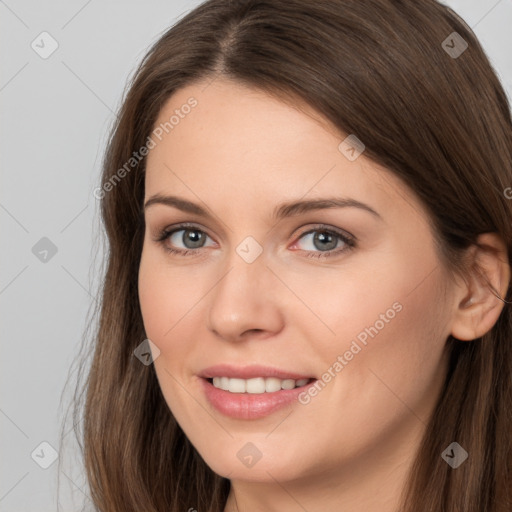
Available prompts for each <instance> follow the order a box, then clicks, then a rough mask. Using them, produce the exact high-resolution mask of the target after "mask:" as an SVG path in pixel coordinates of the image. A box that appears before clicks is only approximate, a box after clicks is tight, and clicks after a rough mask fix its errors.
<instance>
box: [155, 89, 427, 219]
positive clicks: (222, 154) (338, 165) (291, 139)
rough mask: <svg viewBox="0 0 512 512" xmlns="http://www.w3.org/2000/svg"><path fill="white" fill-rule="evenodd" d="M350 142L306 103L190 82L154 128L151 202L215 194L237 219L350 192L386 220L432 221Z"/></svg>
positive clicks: (393, 179) (406, 191)
mask: <svg viewBox="0 0 512 512" xmlns="http://www.w3.org/2000/svg"><path fill="white" fill-rule="evenodd" d="M155 134H156V135H155ZM359 136H360V138H361V139H362V140H363V141H364V134H359ZM346 137H347V134H344V133H341V132H340V131H339V130H337V128H336V127H334V126H333V125H332V124H331V123H329V121H328V120H326V119H324V118H323V117H322V116H321V115H319V114H318V113H316V112H315V111H314V110H313V109H311V108H310V107H308V106H307V105H306V104H304V103H297V104H295V105H294V104H289V103H288V102H283V101H280V100H279V99H277V98H275V97H273V96H270V95H267V94H266V93H264V92H262V91H260V90H256V89H252V88H248V87H246V86H243V85H240V84H237V83H235V82H232V81H227V80H221V79H216V80H214V81H213V82H212V83H210V84H208V82H206V83H200V84H195V85H191V86H188V87H185V88H183V89H180V90H178V91H177V92H176V93H175V94H174V95H173V96H172V97H171V98H170V99H168V101H167V102H166V103H165V105H164V107H163V108H162V109H161V111H160V113H159V116H158V119H157V122H156V123H155V126H154V129H153V135H152V139H153V141H154V142H155V146H154V147H153V149H151V151H150V153H149V155H148V157H147V166H146V187H145V188H146V199H147V198H148V197H150V196H151V195H154V194H164V193H169V194H173V195H181V196H182V197H186V198H187V199H189V200H192V201H196V202H197V199H198V198H202V199H204V200H205V201H206V202H207V203H208V201H209V200H210V198H211V199H212V200H214V201H215V203H217V204H219V203H220V204H223V205H224V207H225V208H226V207H227V206H229V205H230V206H231V207H232V208H233V211H232V213H233V214H235V213H236V210H237V209H242V208H243V210H247V209H253V210H254V209H259V208H262V207H263V206H264V205H274V204H277V203H280V202H282V201H286V200H296V199H299V198H311V199H314V198H316V197H322V198H323V197H325V196H326V195H329V196H333V195H343V196H350V197H352V198H354V199H357V200H361V201H362V202H365V203H367V204H371V205H372V207H374V208H375V209H376V210H377V211H381V214H382V215H383V216H389V215H393V214H395V215H403V214H404V210H405V209H412V210H413V211H415V212H416V213H420V215H425V212H424V211H423V210H422V208H421V206H420V205H419V203H418V201H417V200H416V198H415V197H414V195H413V194H412V193H411V191H410V190H409V189H408V188H407V187H405V185H404V184H403V183H402V182H401V181H400V180H399V179H398V178H397V177H396V176H394V175H393V174H392V173H391V172H390V171H388V170H387V169H384V168H382V167H380V166H378V165H377V164H375V163H374V162H372V161H371V160H369V159H368V158H366V156H365V155H364V152H363V153H362V154H361V155H360V156H359V157H358V158H356V159H355V160H351V159H349V158H347V157H346V156H345V154H344V152H343V150H344V149H345V146H344V145H343V144H342V143H343V141H344V140H345V139H346ZM340 144H342V146H341V147H340ZM382 212H384V213H382Z"/></svg>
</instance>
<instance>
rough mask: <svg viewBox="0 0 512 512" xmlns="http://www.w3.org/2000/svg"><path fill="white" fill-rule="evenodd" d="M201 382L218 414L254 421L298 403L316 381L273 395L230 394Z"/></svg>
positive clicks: (204, 381)
mask: <svg viewBox="0 0 512 512" xmlns="http://www.w3.org/2000/svg"><path fill="white" fill-rule="evenodd" d="M201 381H202V385H203V388H204V391H205V394H206V397H207V398H208V400H209V401H210V403H211V404H212V405H213V406H214V407H215V408H216V409H217V410H218V411H219V412H221V413H222V414H225V415H226V416H230V417H231V418H237V419H242V420H255V419H258V418H263V417H264V416H267V415H269V414H271V413H273V412H274V411H277V410H279V409H282V408H283V407H285V406H287V405H289V404H291V403H292V402H294V401H298V397H299V395H300V394H301V393H303V392H304V391H307V389H308V388H309V387H310V386H313V385H314V384H315V382H316V379H315V380H313V381H311V382H310V383H309V384H306V385H305V386H300V387H298V388H294V389H282V390H281V391H275V392H273V393H231V392H229V391H224V390H223V389H219V388H216V387H215V386H214V385H213V384H211V383H210V382H209V381H208V380H207V379H204V378H201Z"/></svg>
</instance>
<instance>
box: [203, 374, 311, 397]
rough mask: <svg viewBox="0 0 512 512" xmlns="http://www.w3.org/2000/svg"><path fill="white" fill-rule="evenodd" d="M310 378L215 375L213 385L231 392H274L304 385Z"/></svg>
mask: <svg viewBox="0 0 512 512" xmlns="http://www.w3.org/2000/svg"><path fill="white" fill-rule="evenodd" d="M308 381H309V379H299V380H293V379H282V380H281V379H276V378H275V377H267V378H264V377H255V378H253V379H237V378H229V377H213V385H214V386H215V387H216V388H219V389H223V390H224V391H229V392H230V393H252V394H260V393H273V392H275V391H280V390H281V389H293V388H295V387H300V386H304V385H306V384H307V383H308Z"/></svg>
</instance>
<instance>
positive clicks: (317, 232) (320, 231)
mask: <svg viewBox="0 0 512 512" xmlns="http://www.w3.org/2000/svg"><path fill="white" fill-rule="evenodd" d="M178 233H182V234H181V235H180V236H177V235H178ZM311 235H314V236H311ZM306 237H309V243H310V246H312V247H313V248H316V249H319V250H317V251H315V250H314V249H313V250H311V249H301V251H302V252H306V253H307V254H306V255H305V256H306V257H307V258H327V257H330V256H336V255H338V254H341V253H342V252H345V251H349V250H351V249H353V248H355V246H356V243H355V241H356V239H355V237H353V236H351V235H348V234H343V233H341V232H339V231H337V230H334V229H333V228H328V227H327V226H324V225H318V226H315V227H314V229H310V230H309V231H307V232H305V233H302V234H301V235H300V237H299V238H298V240H301V239H303V238H304V239H306ZM173 238H174V240H173ZM207 238H209V237H208V235H207V234H206V233H205V232H204V231H203V230H202V229H200V228H199V227H198V226H197V225H195V224H188V223H187V224H181V225H179V226H177V227H174V228H173V229H164V230H162V231H161V232H160V234H159V235H158V237H157V238H156V241H157V242H159V243H160V244H161V245H162V246H163V248H164V250H165V251H167V252H168V253H171V254H175V255H178V256H188V255H194V256H195V255H197V253H199V252H200V251H198V249H202V248H204V247H205V245H204V242H205V240H206V239H207ZM169 241H172V244H173V245H175V244H176V243H178V242H180V243H182V244H183V245H184V246H185V248H184V249H181V248H176V247H172V246H170V245H169V243H168V242H169ZM339 242H341V248H340V247H339ZM296 244H297V242H295V244H294V245H296ZM193 253H196V254H193Z"/></svg>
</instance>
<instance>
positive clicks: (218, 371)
mask: <svg viewBox="0 0 512 512" xmlns="http://www.w3.org/2000/svg"><path fill="white" fill-rule="evenodd" d="M199 376H200V377H203V378H205V379H211V378H212V377H230V378H235V379H253V378H255V377H275V378H277V379H281V380H283V379H293V380H299V379H310V378H314V377H312V376H311V375H304V374H300V373H296V372H292V371H288V370H281V369H279V368H275V367H271V366H262V365H257V364H254V365H249V366H233V365H230V364H216V365H214V366H209V367H208V368H205V369H204V370H202V371H201V372H200V373H199Z"/></svg>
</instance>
